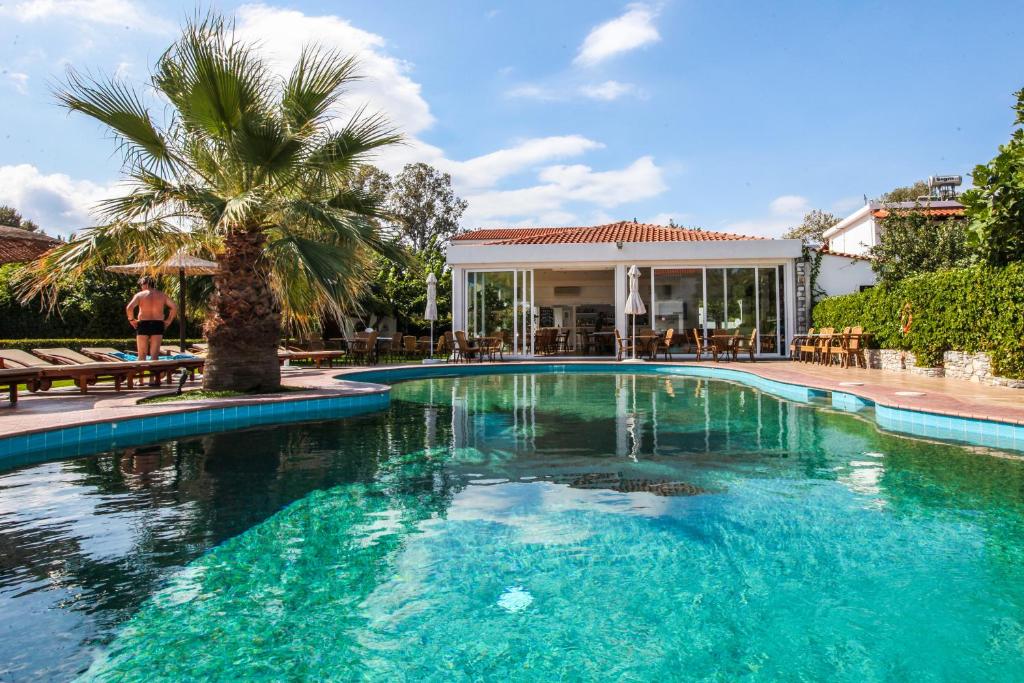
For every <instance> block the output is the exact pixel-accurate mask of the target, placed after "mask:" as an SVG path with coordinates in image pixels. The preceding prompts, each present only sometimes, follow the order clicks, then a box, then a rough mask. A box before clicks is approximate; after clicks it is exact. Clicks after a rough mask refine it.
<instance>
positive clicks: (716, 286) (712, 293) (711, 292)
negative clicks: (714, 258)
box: [706, 268, 726, 334]
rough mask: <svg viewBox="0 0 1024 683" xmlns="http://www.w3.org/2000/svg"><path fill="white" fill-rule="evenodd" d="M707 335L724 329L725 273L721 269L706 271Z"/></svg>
mask: <svg viewBox="0 0 1024 683" xmlns="http://www.w3.org/2000/svg"><path fill="white" fill-rule="evenodd" d="M707 294H708V300H707V311H706V315H707V321H706V327H707V333H708V334H714V333H715V331H716V330H724V329H726V325H725V271H724V270H723V269H721V268H708V269H707Z"/></svg>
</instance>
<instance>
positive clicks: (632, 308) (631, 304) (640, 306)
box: [626, 265, 647, 360]
mask: <svg viewBox="0 0 1024 683" xmlns="http://www.w3.org/2000/svg"><path fill="white" fill-rule="evenodd" d="M626 275H627V276H628V277H629V296H627V297H626V314H627V315H631V316H633V344H632V348H631V351H632V358H631V360H636V317H637V316H638V315H643V314H644V313H646V312H647V308H646V307H645V306H644V300H643V299H641V298H640V269H639V268H637V267H636V265H632V266H630V267H629V271H628V272H627V273H626Z"/></svg>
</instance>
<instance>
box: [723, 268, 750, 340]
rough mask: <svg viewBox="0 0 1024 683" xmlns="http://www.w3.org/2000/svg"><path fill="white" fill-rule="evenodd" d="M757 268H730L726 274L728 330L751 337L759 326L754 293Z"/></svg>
mask: <svg viewBox="0 0 1024 683" xmlns="http://www.w3.org/2000/svg"><path fill="white" fill-rule="evenodd" d="M756 272H757V269H756V268H729V269H728V270H727V272H726V294H727V303H726V312H725V313H726V320H725V324H726V329H728V330H729V331H731V332H737V333H740V334H746V335H749V334H750V333H751V332H752V331H753V329H754V327H755V326H756V325H757V323H756V322H755V321H756V320H757V299H756V294H755V293H754V288H755V287H756V286H757V283H756V275H755V273H756Z"/></svg>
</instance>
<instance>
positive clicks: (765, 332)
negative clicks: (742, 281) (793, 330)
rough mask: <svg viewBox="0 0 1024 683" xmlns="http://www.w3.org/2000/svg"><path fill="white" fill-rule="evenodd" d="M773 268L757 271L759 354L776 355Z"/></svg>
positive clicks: (775, 306) (774, 275) (777, 348)
mask: <svg viewBox="0 0 1024 683" xmlns="http://www.w3.org/2000/svg"><path fill="white" fill-rule="evenodd" d="M775 277H776V272H775V268H758V269H757V303H758V306H759V310H758V313H757V332H758V339H759V341H760V348H759V349H758V350H759V351H760V352H761V353H778V350H779V343H778V321H779V310H778V309H779V307H778V302H777V301H776V299H775V295H776V293H777V292H778V291H779V290H778V287H777V286H776V284H775Z"/></svg>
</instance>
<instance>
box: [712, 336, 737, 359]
mask: <svg viewBox="0 0 1024 683" xmlns="http://www.w3.org/2000/svg"><path fill="white" fill-rule="evenodd" d="M738 339H739V336H738V335H735V334H714V335H712V336H711V344H712V346H714V347H715V353H716V355H717V354H720V353H724V354H725V356H726V358H728V357H730V356H733V354H734V353H735V351H736V342H737V340H738Z"/></svg>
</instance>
